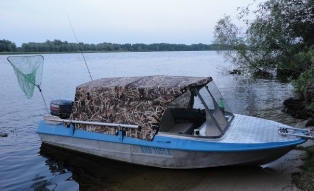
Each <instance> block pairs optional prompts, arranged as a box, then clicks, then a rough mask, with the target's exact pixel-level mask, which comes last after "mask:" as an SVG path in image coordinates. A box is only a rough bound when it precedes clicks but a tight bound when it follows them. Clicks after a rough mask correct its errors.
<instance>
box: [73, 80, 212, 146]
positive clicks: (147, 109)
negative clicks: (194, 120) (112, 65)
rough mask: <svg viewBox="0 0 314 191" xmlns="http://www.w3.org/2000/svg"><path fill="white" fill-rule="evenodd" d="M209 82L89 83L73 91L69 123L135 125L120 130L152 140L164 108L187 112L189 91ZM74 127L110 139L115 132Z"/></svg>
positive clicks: (110, 128) (99, 127)
mask: <svg viewBox="0 0 314 191" xmlns="http://www.w3.org/2000/svg"><path fill="white" fill-rule="evenodd" d="M211 80H212V79H211V78H210V77H206V78H204V77H185V76H146V77H117V78H101V79H98V80H93V81H90V82H88V83H85V84H82V85H80V86H78V87H77V88H76V93H75V100H74V103H73V107H72V112H71V116H70V119H72V120H80V121H95V122H106V123H116V124H131V125H138V126H139V128H138V129H134V128H122V130H123V131H124V132H125V136H128V137H134V138H139V139H143V140H152V139H153V137H154V135H155V134H156V133H157V130H158V127H159V123H160V120H161V118H162V116H163V114H164V112H165V110H166V109H167V108H168V107H176V108H190V107H191V104H192V105H193V100H194V98H193V95H192V93H191V91H190V90H189V89H190V88H191V87H195V86H204V85H206V84H207V83H208V82H210V81H211ZM182 94H183V95H184V96H182V98H181V95H182ZM191 97H192V98H191ZM174 100H175V101H174ZM173 101H174V102H173ZM171 102H173V104H170V103H171ZM75 127H76V128H77V129H82V130H86V131H91V132H98V133H105V134H112V135H115V134H117V132H118V131H119V129H118V127H108V126H97V125H86V124H75Z"/></svg>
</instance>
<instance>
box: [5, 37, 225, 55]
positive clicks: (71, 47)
mask: <svg viewBox="0 0 314 191" xmlns="http://www.w3.org/2000/svg"><path fill="white" fill-rule="evenodd" d="M218 48H219V49H220V50H221V45H217V44H211V45H209V44H201V43H199V44H192V45H185V44H168V43H154V44H142V43H137V44H129V43H127V44H116V43H107V42H104V43H99V44H85V43H82V42H80V43H69V42H67V41H61V40H54V41H50V40H47V41H46V42H43V43H38V42H29V43H23V44H22V46H21V47H17V46H16V45H15V43H14V42H11V41H9V40H0V52H78V51H115V52H117V51H131V52H146V51H147V52H149V51H201V50H217V49H218ZM225 49H228V47H227V46H225Z"/></svg>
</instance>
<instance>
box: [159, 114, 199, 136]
mask: <svg viewBox="0 0 314 191" xmlns="http://www.w3.org/2000/svg"><path fill="white" fill-rule="evenodd" d="M194 128H195V124H194V123H190V122H188V123H176V122H175V120H174V118H173V115H172V113H171V110H170V109H167V110H166V111H165V113H164V116H163V118H162V119H161V121H160V125H159V131H161V132H169V133H179V134H191V133H192V132H193V130H194Z"/></svg>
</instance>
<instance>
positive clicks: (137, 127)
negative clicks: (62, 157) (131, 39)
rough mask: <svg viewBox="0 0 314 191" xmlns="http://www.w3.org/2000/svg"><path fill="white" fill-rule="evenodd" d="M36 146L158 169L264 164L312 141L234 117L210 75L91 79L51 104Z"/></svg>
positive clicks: (300, 132) (305, 134)
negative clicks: (69, 96) (68, 95)
mask: <svg viewBox="0 0 314 191" xmlns="http://www.w3.org/2000/svg"><path fill="white" fill-rule="evenodd" d="M37 133H38V135H39V137H40V139H41V141H42V142H43V143H46V144H49V145H53V146H56V147H61V148H65V149H70V150H74V151H78V152H83V153H87V154H91V155H96V156H100V157H105V158H108V159H113V160H118V161H124V162H128V163H134V164H140V165H147V166H153V167H160V168H173V169H192V168H207V167H217V166H229V165H263V164H266V163H269V162H272V161H274V160H276V159H278V158H280V157H282V156H283V155H285V154H286V153H288V152H289V151H291V150H292V149H294V148H295V147H296V146H297V145H299V144H302V143H304V142H306V141H307V140H308V139H312V138H313V136H312V132H311V131H309V130H307V129H301V128H294V127H290V126H288V125H285V124H282V123H278V122H275V121H271V120H266V119H262V118H256V117H252V116H245V115H240V114H235V113H233V112H232V110H231V109H230V108H229V106H228V104H227V101H226V100H225V99H224V97H223V96H222V94H221V93H220V91H219V89H218V88H217V86H216V85H215V83H214V81H213V79H212V78H211V77H192V76H163V75H156V76H137V77H113V78H100V79H97V80H91V81H89V82H87V83H84V84H81V85H79V86H77V87H76V92H75V97H74V99H73V100H66V99H55V100H52V101H51V102H50V115H45V116H44V119H43V120H42V121H41V122H40V124H39V127H38V129H37Z"/></svg>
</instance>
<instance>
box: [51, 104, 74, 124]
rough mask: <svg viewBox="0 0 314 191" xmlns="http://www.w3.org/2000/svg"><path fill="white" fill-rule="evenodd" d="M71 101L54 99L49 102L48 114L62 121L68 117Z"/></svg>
mask: <svg viewBox="0 0 314 191" xmlns="http://www.w3.org/2000/svg"><path fill="white" fill-rule="evenodd" d="M72 105H73V101H72V100H67V99H56V100H51V102H50V114H51V115H55V116H59V117H60V118H62V119H67V118H69V117H70V114H71V110H72Z"/></svg>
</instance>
